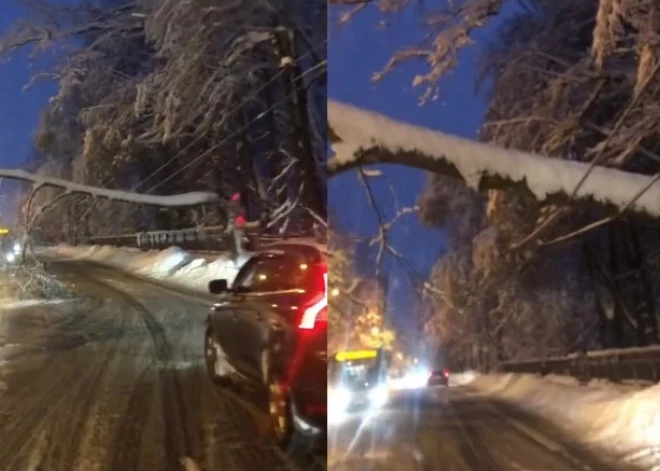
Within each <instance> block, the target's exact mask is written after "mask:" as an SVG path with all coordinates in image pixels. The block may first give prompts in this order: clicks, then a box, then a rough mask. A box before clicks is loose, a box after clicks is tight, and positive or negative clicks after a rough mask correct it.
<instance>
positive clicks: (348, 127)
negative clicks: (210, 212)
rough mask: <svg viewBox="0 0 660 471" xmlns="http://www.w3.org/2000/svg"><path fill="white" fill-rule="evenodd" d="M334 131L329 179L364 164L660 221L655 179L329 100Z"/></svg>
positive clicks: (331, 130) (658, 188)
mask: <svg viewBox="0 0 660 471" xmlns="http://www.w3.org/2000/svg"><path fill="white" fill-rule="evenodd" d="M328 126H329V127H330V133H329V134H330V136H331V139H332V141H333V143H332V148H333V151H334V154H335V155H334V157H333V158H332V159H331V160H330V161H329V163H328V171H329V174H330V176H333V175H337V174H338V173H341V172H344V171H346V170H350V169H353V168H357V167H360V166H363V165H369V164H378V163H390V164H400V165H407V166H411V167H417V168H420V169H424V170H428V171H431V172H434V173H438V174H444V175H447V176H451V177H455V178H459V179H462V180H463V181H465V183H466V184H467V185H469V186H470V187H472V188H476V189H479V190H480V191H485V190H488V189H494V188H506V187H524V188H525V189H527V190H528V191H529V192H530V193H531V194H533V195H534V197H535V198H536V199H537V200H538V201H539V202H544V201H547V200H549V199H551V198H553V197H557V196H559V197H568V196H570V197H573V198H576V199H593V200H596V201H598V202H601V203H605V204H611V205H614V206H615V207H616V208H618V209H619V210H620V211H624V210H627V209H632V210H635V211H639V212H643V213H647V214H649V215H651V216H654V217H655V216H660V186H658V185H655V182H656V180H657V179H656V178H654V177H650V176H645V175H641V174H636V173H630V172H624V171H620V170H615V169H611V168H605V167H594V168H592V169H590V165H589V164H585V163H582V162H575V161H568V160H563V159H555V158H549V157H545V156H541V155H537V154H532V153H527V152H521V151H517V150H513V149H503V148H500V147H495V146H491V145H488V144H483V143H479V142H475V141H471V140H468V139H464V138H461V137H457V136H452V135H449V134H446V133H442V132H439V131H433V130H431V129H425V128H422V127H418V126H413V125H410V124H406V123H402V122H398V121H395V120H393V119H390V118H388V117H385V116H383V115H380V114H377V113H374V112H370V111H367V110H363V109H360V108H357V107H355V106H352V105H348V104H345V103H340V102H337V101H334V100H330V101H328ZM589 172H590V173H589ZM588 173H589V177H588V178H586V179H585V178H584V177H585V175H586V174H588Z"/></svg>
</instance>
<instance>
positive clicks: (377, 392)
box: [369, 386, 390, 407]
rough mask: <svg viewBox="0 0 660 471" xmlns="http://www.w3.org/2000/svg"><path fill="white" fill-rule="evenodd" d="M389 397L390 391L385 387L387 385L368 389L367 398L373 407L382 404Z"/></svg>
mask: <svg viewBox="0 0 660 471" xmlns="http://www.w3.org/2000/svg"><path fill="white" fill-rule="evenodd" d="M389 397H390V392H389V390H388V389H387V386H376V387H375V388H374V389H372V390H371V391H369V400H370V401H371V404H372V405H373V406H375V407H382V406H384V405H385V404H386V403H387V400H388V399H389Z"/></svg>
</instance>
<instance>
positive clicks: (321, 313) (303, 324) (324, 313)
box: [298, 269, 328, 330]
mask: <svg viewBox="0 0 660 471" xmlns="http://www.w3.org/2000/svg"><path fill="white" fill-rule="evenodd" d="M319 274H320V275H322V280H321V277H319V288H320V289H319V292H318V295H317V296H316V297H315V298H314V301H313V302H312V303H311V304H310V305H309V306H307V307H305V308H304V309H303V311H302V316H301V317H300V323H299V324H298V328H299V329H302V330H312V329H314V328H315V327H317V326H318V325H319V324H320V323H327V322H328V271H327V269H324V270H323V271H322V272H321V271H319Z"/></svg>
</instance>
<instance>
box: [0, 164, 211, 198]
mask: <svg viewBox="0 0 660 471" xmlns="http://www.w3.org/2000/svg"><path fill="white" fill-rule="evenodd" d="M0 178H9V179H12V180H22V181H27V182H30V183H32V185H33V186H34V190H37V189H38V188H41V187H47V186H50V187H55V188H61V189H63V190H64V191H65V193H68V194H74V193H82V194H87V195H90V196H94V197H97V198H107V199H110V200H114V201H125V202H128V203H136V204H145V205H153V206H168V207H175V206H194V205H198V204H205V203H216V202H218V200H219V198H218V195H216V194H215V193H208V192H203V191H196V192H191V193H182V194H178V195H170V196H160V195H146V194H142V193H132V192H129V191H121V190H108V189H105V188H98V187H95V186H90V185H83V184H80V183H73V182H70V181H66V180H62V179H60V178H53V177H45V176H40V175H34V174H32V173H29V172H26V171H24V170H16V169H0Z"/></svg>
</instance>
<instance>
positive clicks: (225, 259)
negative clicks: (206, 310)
mask: <svg viewBox="0 0 660 471" xmlns="http://www.w3.org/2000/svg"><path fill="white" fill-rule="evenodd" d="M38 253H40V254H42V255H45V256H48V257H54V258H65V259H71V260H85V261H90V262H95V263H100V264H103V265H108V266H112V267H115V268H118V269H120V270H123V271H126V272H128V273H131V274H133V275H137V276H140V277H144V278H149V279H154V280H158V281H161V282H165V283H168V284H173V285H176V286H180V287H182V288H186V289H189V290H193V291H197V292H201V293H208V284H209V282H210V281H211V280H217V279H226V280H227V281H228V282H229V283H231V282H232V281H233V280H234V277H236V274H237V273H238V270H239V269H240V268H241V266H242V264H243V263H245V260H246V259H247V258H248V256H243V257H242V258H241V259H239V260H236V261H234V260H232V259H231V258H230V257H229V256H219V257H218V258H217V259H216V260H214V261H212V262H207V261H206V260H204V259H201V258H195V257H194V256H193V255H191V254H190V253H188V252H186V251H185V250H182V249H180V248H178V247H170V248H168V249H165V250H160V251H159V250H152V251H148V252H143V251H141V250H138V249H131V248H118V247H110V246H96V245H94V246H78V247H72V246H68V245H61V246H57V247H51V248H48V249H41V250H39V251H38Z"/></svg>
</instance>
